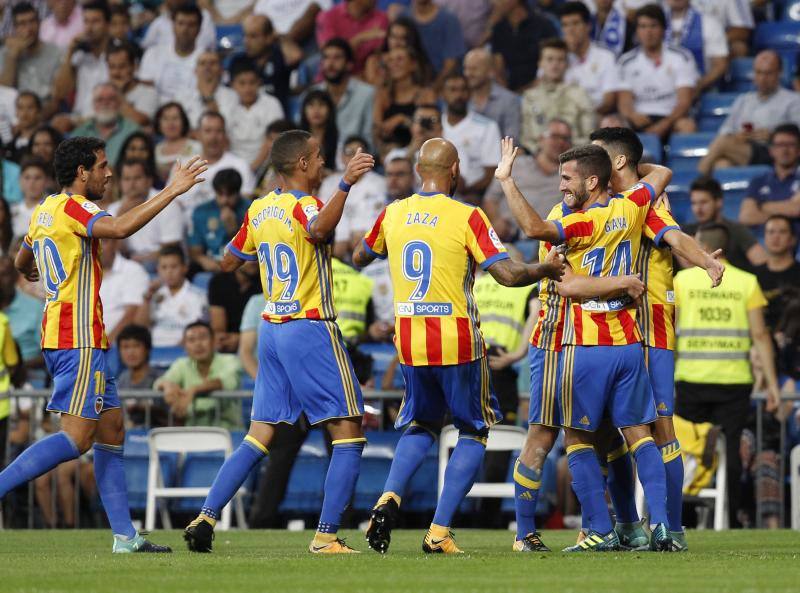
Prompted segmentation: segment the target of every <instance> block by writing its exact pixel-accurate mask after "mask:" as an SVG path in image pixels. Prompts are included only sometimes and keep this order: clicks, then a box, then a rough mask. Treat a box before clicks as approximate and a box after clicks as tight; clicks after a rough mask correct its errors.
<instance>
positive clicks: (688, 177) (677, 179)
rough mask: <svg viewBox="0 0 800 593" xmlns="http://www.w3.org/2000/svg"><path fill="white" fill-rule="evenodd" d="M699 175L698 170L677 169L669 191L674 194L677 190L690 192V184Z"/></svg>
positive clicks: (668, 187)
mask: <svg viewBox="0 0 800 593" xmlns="http://www.w3.org/2000/svg"><path fill="white" fill-rule="evenodd" d="M698 176H699V173H698V172H697V171H693V170H686V169H677V170H675V171H673V173H672V181H670V184H669V185H668V186H667V193H668V194H669V195H670V197H671V196H672V194H673V193H675V192H685V193H689V186H690V185H691V184H692V181H694V180H695V178H696V177H698Z"/></svg>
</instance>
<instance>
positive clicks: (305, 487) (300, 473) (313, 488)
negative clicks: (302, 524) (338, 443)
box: [279, 430, 330, 514]
mask: <svg viewBox="0 0 800 593" xmlns="http://www.w3.org/2000/svg"><path fill="white" fill-rule="evenodd" d="M329 461H330V459H329V457H328V450H327V449H326V448H325V438H324V437H323V435H322V431H321V430H312V431H311V432H310V433H309V434H308V437H307V438H306V442H305V443H303V447H302V448H301V449H300V454H299V455H298V456H297V459H296V460H295V462H294V467H292V473H291V474H290V476H289V484H288V486H287V487H286V494H285V496H284V497H283V502H282V503H281V506H280V509H279V510H280V512H282V513H290V514H291V513H301V514H307V513H319V509H320V507H321V506H322V496H323V487H324V484H325V473H326V472H327V471H328V462H329Z"/></svg>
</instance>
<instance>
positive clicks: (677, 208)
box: [668, 191, 694, 225]
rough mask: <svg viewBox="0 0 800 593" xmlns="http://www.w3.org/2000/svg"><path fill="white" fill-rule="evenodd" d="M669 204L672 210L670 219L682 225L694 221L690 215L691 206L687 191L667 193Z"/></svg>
mask: <svg viewBox="0 0 800 593" xmlns="http://www.w3.org/2000/svg"><path fill="white" fill-rule="evenodd" d="M668 195H669V204H670V207H671V210H672V217H673V218H674V219H675V221H676V222H677V223H678V224H680V225H684V224H686V223H689V222H692V221H693V220H694V215H693V214H692V204H691V201H690V200H689V192H688V191H672V192H668Z"/></svg>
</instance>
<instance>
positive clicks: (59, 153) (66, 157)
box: [53, 136, 106, 187]
mask: <svg viewBox="0 0 800 593" xmlns="http://www.w3.org/2000/svg"><path fill="white" fill-rule="evenodd" d="M105 147H106V143H105V142H103V141H102V140H100V139H99V138H89V137H87V136H77V137H75V138H67V139H66V140H64V141H63V142H61V144H59V145H58V148H56V154H55V157H54V158H53V166H54V168H55V172H56V181H57V182H58V184H59V185H60V186H61V187H66V186H68V185H70V184H71V183H72V182H73V181H75V178H76V177H77V176H78V167H80V166H83V168H84V169H91V168H92V167H94V165H95V163H97V151H99V150H105Z"/></svg>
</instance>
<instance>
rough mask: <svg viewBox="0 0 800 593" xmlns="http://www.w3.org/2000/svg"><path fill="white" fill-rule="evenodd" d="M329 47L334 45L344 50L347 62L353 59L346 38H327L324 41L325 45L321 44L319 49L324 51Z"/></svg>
mask: <svg viewBox="0 0 800 593" xmlns="http://www.w3.org/2000/svg"><path fill="white" fill-rule="evenodd" d="M329 47H335V48H337V49H340V50H342V52H344V59H345V60H347V63H349V64H352V63H353V62H354V61H355V59H356V58H355V55H354V54H353V48H352V47H350V44H349V43H347V40H345V39H343V38H341V37H334V38H333V39H328V41H326V42H325V45H323V46H322V50H321V51H325V50H326V49H328V48H329Z"/></svg>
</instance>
